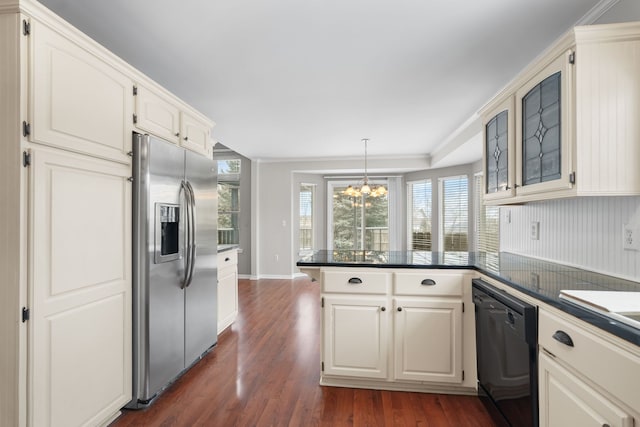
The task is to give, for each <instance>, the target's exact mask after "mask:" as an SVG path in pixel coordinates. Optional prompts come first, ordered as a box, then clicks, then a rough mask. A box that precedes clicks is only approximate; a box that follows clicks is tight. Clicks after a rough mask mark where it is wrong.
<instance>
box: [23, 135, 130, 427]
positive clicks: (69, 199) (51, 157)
mask: <svg viewBox="0 0 640 427" xmlns="http://www.w3.org/2000/svg"><path fill="white" fill-rule="evenodd" d="M30 154H31V159H32V160H31V162H32V164H31V166H30V168H29V172H30V178H31V179H30V182H31V188H30V191H29V193H30V201H31V208H30V209H29V217H30V218H31V221H32V224H33V226H32V232H31V235H30V242H29V246H30V247H31V248H32V254H33V255H32V256H33V258H32V260H33V261H32V262H31V266H30V270H31V272H32V277H31V282H30V286H29V304H28V306H29V307H31V310H30V312H31V313H32V315H31V318H30V319H29V322H30V325H31V329H30V335H31V336H30V348H29V360H30V377H31V384H30V387H29V401H30V402H34V404H33V405H29V411H28V414H29V416H28V418H29V420H30V423H31V424H32V425H34V426H49V425H50V426H77V425H97V424H100V423H101V422H104V420H106V419H108V418H109V417H110V416H112V415H113V414H115V413H117V412H118V411H119V409H120V408H121V407H122V406H124V405H125V404H126V403H127V402H128V401H129V399H130V398H131V378H132V377H131V339H132V337H131V334H132V331H131V243H130V240H131V216H130V215H129V213H130V212H131V183H130V182H129V181H128V178H129V167H128V166H127V165H122V164H118V163H114V162H107V161H101V160H98V159H92V158H91V157H87V156H84V155H79V154H73V153H68V152H63V151H61V150H49V149H45V148H34V149H32V150H30ZM79 200H81V201H82V203H78V201H79ZM69 396H73V399H72V400H71V401H73V404H72V406H70V404H69V402H70V400H69Z"/></svg>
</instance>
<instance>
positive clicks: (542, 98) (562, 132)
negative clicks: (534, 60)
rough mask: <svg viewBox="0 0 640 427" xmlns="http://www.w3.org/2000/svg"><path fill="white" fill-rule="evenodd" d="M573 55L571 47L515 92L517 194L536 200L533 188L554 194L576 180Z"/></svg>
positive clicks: (535, 191) (567, 187)
mask: <svg viewBox="0 0 640 427" xmlns="http://www.w3.org/2000/svg"><path fill="white" fill-rule="evenodd" d="M570 58H571V51H570V50H569V51H566V52H564V53H563V54H561V55H559V56H558V57H556V59H555V60H553V61H551V62H549V64H548V65H547V66H546V67H544V68H542V69H541V70H540V72H539V73H538V74H537V75H535V76H534V77H533V78H531V79H529V81H528V82H527V83H525V84H524V85H522V86H521V87H520V89H518V91H517V92H516V98H515V104H516V116H515V122H516V132H515V133H516V144H515V145H516V151H517V152H516V180H515V186H516V196H517V197H520V196H523V197H524V196H527V198H528V199H530V200H533V198H529V197H528V196H529V195H530V194H534V193H538V194H543V193H544V194H551V193H550V192H554V191H559V190H565V189H571V188H572V186H573V183H572V179H571V175H572V171H573V170H574V169H572V168H573V167H575V166H573V165H574V160H573V158H572V156H573V154H572V153H573V148H572V147H573V145H572V144H573V139H572V134H573V131H572V121H571V117H572V115H571V110H572V106H573V101H572V97H573V96H575V95H574V92H573V90H574V83H573V81H574V77H573V75H574V72H575V71H574V69H573V66H572V65H571V59H570ZM556 194H559V193H556ZM546 197H547V196H544V197H542V198H546ZM536 199H540V198H539V197H536Z"/></svg>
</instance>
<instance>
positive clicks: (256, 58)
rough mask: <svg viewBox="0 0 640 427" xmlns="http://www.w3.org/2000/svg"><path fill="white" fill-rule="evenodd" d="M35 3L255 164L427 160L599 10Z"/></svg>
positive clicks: (507, 4)
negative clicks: (178, 102)
mask: <svg viewBox="0 0 640 427" xmlns="http://www.w3.org/2000/svg"><path fill="white" fill-rule="evenodd" d="M41 1H42V3H44V4H45V5H46V6H48V7H49V8H51V9H52V10H54V11H55V12H56V13H58V14H59V15H61V16H62V17H64V18H65V19H67V20H68V21H69V22H71V23H72V24H74V25H75V26H76V27H78V28H79V29H80V30H82V31H84V32H85V33H87V34H88V35H89V36H91V37H92V38H94V39H95V40H97V41H98V42H100V43H102V44H103V45H104V46H106V47H107V48H109V49H110V50H111V51H113V52H114V53H116V54H117V55H119V56H120V57H122V58H123V59H124V60H126V61H127V62H129V63H131V64H132V65H133V66H135V67H136V68H138V69H140V70H141V71H143V72H144V73H146V74H147V75H148V76H150V77H151V78H153V79H154V80H156V81H157V82H158V83H160V84H161V85H163V86H165V87H166V88H167V89H169V90H170V91H172V92H173V93H175V94H176V95H178V96H179V97H181V98H182V99H184V100H185V101H186V102H187V103H189V104H191V105H193V106H194V107H195V108H197V109H199V110H200V111H202V112H203V113H204V114H206V115H207V116H209V117H210V118H211V119H213V120H214V121H215V122H216V123H217V125H216V127H215V128H214V131H213V136H214V138H215V139H216V140H218V141H220V142H221V143H223V144H224V145H226V146H228V147H230V148H232V149H234V150H236V151H238V152H240V153H242V154H244V155H245V156H247V157H249V158H252V159H274V158H296V159H304V158H313V157H322V158H327V157H337V158H340V157H346V156H358V155H362V153H363V145H362V143H361V142H360V139H361V138H363V137H367V138H370V139H371V141H370V143H369V154H370V155H372V156H407V155H409V156H412V155H419V156H425V155H428V154H429V155H430V154H433V153H434V152H435V151H437V150H438V149H440V148H441V147H442V145H443V143H444V142H445V141H446V140H447V139H448V138H449V137H450V136H451V135H452V133H454V132H455V131H456V130H457V129H458V128H459V127H460V126H461V125H462V124H463V123H464V122H465V121H467V120H468V119H469V118H470V117H472V115H473V114H474V113H475V112H476V111H477V110H478V108H480V107H481V106H482V105H483V104H484V103H485V102H486V101H488V100H489V98H490V97H491V96H492V95H494V94H495V93H496V92H497V91H498V90H499V89H500V88H501V87H503V86H504V85H505V84H506V83H507V82H508V81H509V80H511V79H512V78H513V77H514V76H515V75H516V74H517V73H518V72H519V71H520V70H521V69H522V68H523V67H524V66H525V65H526V64H527V63H529V62H530V61H531V60H532V59H533V58H534V57H535V56H536V55H538V54H539V53H540V52H541V51H542V50H544V48H546V47H547V46H548V45H549V44H550V43H552V42H553V41H554V40H555V39H556V38H557V37H558V36H560V35H561V34H562V33H563V32H565V31H566V30H567V29H568V28H570V27H571V26H572V25H574V24H575V23H576V22H577V21H578V20H579V19H581V18H582V17H583V16H585V14H587V12H589V11H590V10H591V9H592V8H593V7H594V6H595V5H596V4H597V3H598V0H481V1H479V0H446V1H445V0H441V1H433V0H270V1H267V0H226V1H223V0H208V1H204V0H182V1H175V0H109V1H105V0H82V1H78V0H41ZM610 2H611V1H609V3H610ZM471 146H473V147H476V148H474V149H473V150H475V151H477V152H476V153H475V156H471V157H474V158H475V159H478V158H480V157H481V153H480V152H479V151H480V148H479V147H480V144H478V143H477V139H476V141H475V143H473V144H472V145H471ZM456 151H458V152H461V154H464V155H465V156H466V157H467V158H465V160H460V161H459V163H463V162H466V161H468V157H469V155H470V153H469V150H468V149H458V150H452V153H453V154H452V155H453V156H454V158H453V161H452V160H451V158H449V159H448V161H447V162H445V164H452V163H456V159H455V152H456ZM461 159H462V157H461Z"/></svg>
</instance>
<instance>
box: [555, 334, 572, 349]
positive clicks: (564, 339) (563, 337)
mask: <svg viewBox="0 0 640 427" xmlns="http://www.w3.org/2000/svg"><path fill="white" fill-rule="evenodd" d="M553 339H554V340H556V341H559V342H561V343H562V344H564V345H566V346H569V347H573V340H572V339H571V337H570V336H569V334H567V333H566V332H565V331H556V333H555V334H553Z"/></svg>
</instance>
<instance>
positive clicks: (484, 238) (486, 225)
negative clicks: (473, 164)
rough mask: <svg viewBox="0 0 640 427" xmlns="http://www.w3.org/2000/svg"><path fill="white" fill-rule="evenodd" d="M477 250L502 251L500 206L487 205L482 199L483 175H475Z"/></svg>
mask: <svg viewBox="0 0 640 427" xmlns="http://www.w3.org/2000/svg"><path fill="white" fill-rule="evenodd" d="M474 187H475V191H474V193H475V202H476V203H475V206H476V209H475V210H476V212H475V230H476V236H477V237H476V251H478V252H499V251H500V208H498V207H497V206H485V205H484V202H483V201H482V194H483V176H482V174H481V173H480V174H476V175H475V176H474Z"/></svg>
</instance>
